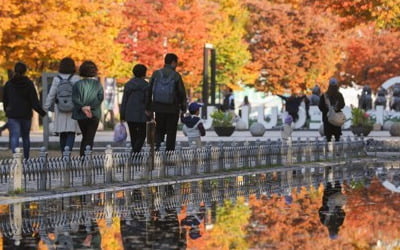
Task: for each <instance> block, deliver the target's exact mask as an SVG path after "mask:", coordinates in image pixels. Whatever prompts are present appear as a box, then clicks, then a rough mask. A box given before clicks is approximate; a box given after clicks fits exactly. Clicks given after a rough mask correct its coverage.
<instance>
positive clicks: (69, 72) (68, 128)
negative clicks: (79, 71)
mask: <svg viewBox="0 0 400 250" xmlns="http://www.w3.org/2000/svg"><path fill="white" fill-rule="evenodd" d="M75 71H76V68H75V62H74V60H72V59H71V58H69V57H65V58H63V59H62V60H61V62H60V66H59V69H58V73H59V74H58V75H57V76H56V77H54V79H53V83H52V84H51V87H50V91H49V94H48V95H47V98H46V102H45V104H44V105H43V109H44V110H45V111H46V112H47V111H48V110H49V109H50V107H51V106H53V105H54V106H55V107H54V116H55V118H54V132H55V133H57V134H58V135H59V136H60V148H61V152H64V150H65V147H66V146H68V148H69V150H71V151H72V148H73V147H74V143H75V134H77V133H80V129H79V126H78V123H77V122H76V121H75V120H73V119H72V109H71V110H63V109H62V107H59V100H58V98H59V97H58V95H59V94H60V93H61V92H62V90H61V89H62V88H65V87H64V86H60V85H65V86H67V85H71V84H72V86H73V84H75V83H76V82H77V81H79V76H77V75H75ZM60 83H61V84H60ZM72 86H67V88H70V90H71V91H72ZM67 88H65V89H67ZM68 92H69V91H68ZM66 98H70V100H69V102H71V104H72V93H70V96H67V97H66ZM72 108H73V106H72Z"/></svg>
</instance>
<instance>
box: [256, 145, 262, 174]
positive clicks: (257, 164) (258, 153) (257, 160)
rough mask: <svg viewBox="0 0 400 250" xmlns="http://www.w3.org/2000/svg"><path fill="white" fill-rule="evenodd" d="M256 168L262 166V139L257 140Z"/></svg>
mask: <svg viewBox="0 0 400 250" xmlns="http://www.w3.org/2000/svg"><path fill="white" fill-rule="evenodd" d="M256 152H257V153H256V167H257V168H259V167H260V166H261V141H260V139H257V140H256Z"/></svg>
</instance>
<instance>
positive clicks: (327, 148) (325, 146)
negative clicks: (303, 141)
mask: <svg viewBox="0 0 400 250" xmlns="http://www.w3.org/2000/svg"><path fill="white" fill-rule="evenodd" d="M323 143H324V144H323V145H324V158H325V160H329V145H328V141H327V140H326V137H325V138H324V141H323Z"/></svg>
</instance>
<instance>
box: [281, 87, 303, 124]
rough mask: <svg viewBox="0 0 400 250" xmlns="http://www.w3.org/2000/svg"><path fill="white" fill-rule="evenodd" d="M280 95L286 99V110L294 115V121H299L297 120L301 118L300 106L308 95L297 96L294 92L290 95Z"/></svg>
mask: <svg viewBox="0 0 400 250" xmlns="http://www.w3.org/2000/svg"><path fill="white" fill-rule="evenodd" d="M278 96H279V97H280V98H282V99H283V100H284V101H285V110H286V112H288V114H289V115H291V116H292V118H293V122H297V120H298V119H299V107H300V105H301V102H302V101H303V100H305V99H307V97H306V96H305V95H302V96H296V95H295V94H292V95H291V96H289V97H286V96H283V95H278Z"/></svg>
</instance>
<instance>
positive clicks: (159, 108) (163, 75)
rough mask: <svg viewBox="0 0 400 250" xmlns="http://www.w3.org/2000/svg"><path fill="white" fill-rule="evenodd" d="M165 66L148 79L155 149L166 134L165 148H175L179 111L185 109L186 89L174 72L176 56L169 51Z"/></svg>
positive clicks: (176, 61)
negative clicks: (153, 115)
mask: <svg viewBox="0 0 400 250" xmlns="http://www.w3.org/2000/svg"><path fill="white" fill-rule="evenodd" d="M164 63H165V66H164V68H162V69H159V70H156V71H155V72H154V73H153V75H152V77H151V79H150V88H149V104H148V107H147V110H148V111H152V112H155V121H156V149H157V150H158V149H159V148H160V145H161V142H162V141H163V139H164V136H165V135H167V140H166V149H167V150H175V140H176V131H177V126H178V120H179V112H185V111H186V90H185V86H184V85H183V81H182V77H181V75H180V74H179V73H178V72H176V66H177V65H178V57H177V56H176V55H175V54H172V53H169V54H167V55H166V56H165V58H164Z"/></svg>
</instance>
